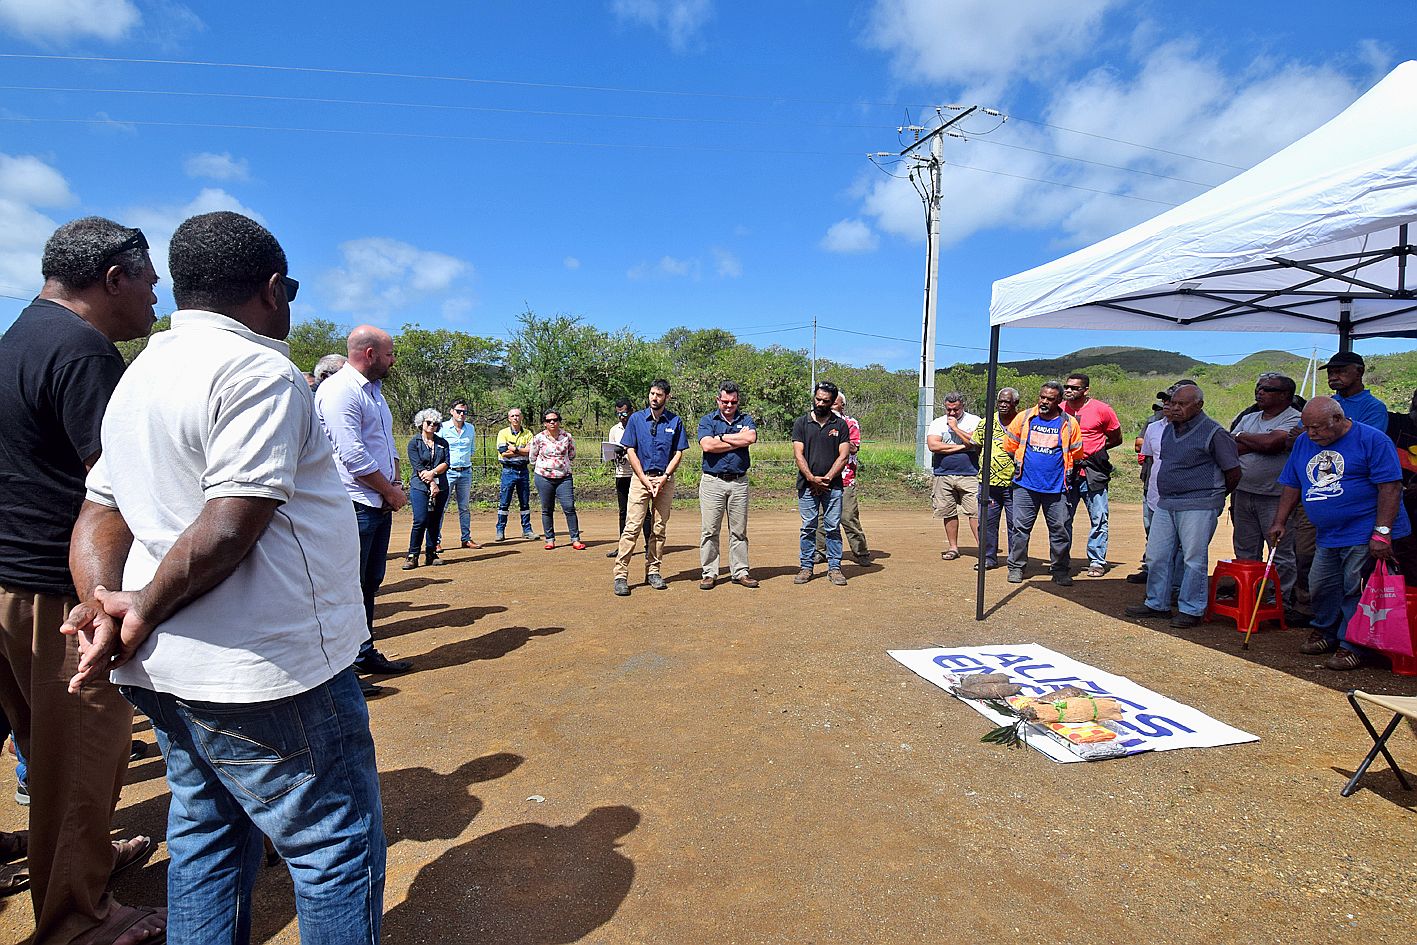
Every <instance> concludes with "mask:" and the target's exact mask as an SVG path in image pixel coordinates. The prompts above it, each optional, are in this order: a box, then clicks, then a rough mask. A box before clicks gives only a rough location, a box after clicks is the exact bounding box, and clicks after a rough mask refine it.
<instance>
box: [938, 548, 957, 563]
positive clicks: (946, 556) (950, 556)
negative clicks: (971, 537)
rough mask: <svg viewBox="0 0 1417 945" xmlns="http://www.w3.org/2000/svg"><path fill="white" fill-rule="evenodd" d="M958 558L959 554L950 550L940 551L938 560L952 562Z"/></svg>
mask: <svg viewBox="0 0 1417 945" xmlns="http://www.w3.org/2000/svg"><path fill="white" fill-rule="evenodd" d="M958 557H959V552H958V551H955V550H954V549H950V550H949V551H942V552H940V560H941V561H953V560H955V559H956V558H958Z"/></svg>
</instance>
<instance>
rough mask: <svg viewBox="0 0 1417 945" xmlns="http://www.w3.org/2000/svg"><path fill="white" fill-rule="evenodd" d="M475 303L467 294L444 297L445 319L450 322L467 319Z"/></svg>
mask: <svg viewBox="0 0 1417 945" xmlns="http://www.w3.org/2000/svg"><path fill="white" fill-rule="evenodd" d="M473 305H474V303H473V300H472V299H471V298H469V297H467V296H465V295H458V296H454V297H452V298H450V299H444V300H443V305H442V310H443V320H444V321H449V322H462V321H466V320H467V313H468V312H470V311H472V307H473Z"/></svg>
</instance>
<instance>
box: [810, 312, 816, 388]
mask: <svg viewBox="0 0 1417 945" xmlns="http://www.w3.org/2000/svg"><path fill="white" fill-rule="evenodd" d="M816 394H817V316H815V315H813V316H812V390H811V396H813V397H815V396H816Z"/></svg>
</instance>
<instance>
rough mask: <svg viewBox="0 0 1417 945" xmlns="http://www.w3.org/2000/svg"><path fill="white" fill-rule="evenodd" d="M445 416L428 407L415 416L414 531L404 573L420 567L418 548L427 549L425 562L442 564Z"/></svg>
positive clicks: (411, 461) (411, 459) (411, 447)
mask: <svg viewBox="0 0 1417 945" xmlns="http://www.w3.org/2000/svg"><path fill="white" fill-rule="evenodd" d="M442 425H443V415H442V414H441V413H439V412H438V411H436V410H434V409H433V408H432V407H429V408H428V409H427V410H420V411H418V413H416V414H414V415H413V426H414V429H416V430H417V431H418V432H417V433H416V434H414V437H413V439H411V440H409V441H408V465H409V469H411V470H412V476H411V478H410V479H409V486H408V504H409V505H410V506H411V507H412V508H413V532H412V533H411V534H410V535H409V536H408V558H407V560H405V561H404V563H403V569H404V570H405V571H411V570H413V569H414V568H416V567H418V546H419V545H423V546H424V563H426V564H443V563H444V562H443V559H442V558H440V557H438V552H437V550H436V545H437V542H438V526H439V525H440V524H441V523H442V521H443V509H444V508H446V507H447V505H448V441H447V440H445V439H443V438H442V437H441V436H439V435H438V430H439V428H440V427H442Z"/></svg>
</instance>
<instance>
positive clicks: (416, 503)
mask: <svg viewBox="0 0 1417 945" xmlns="http://www.w3.org/2000/svg"><path fill="white" fill-rule="evenodd" d="M422 481H423V480H421V479H420V480H419V482H422ZM428 495H429V492H428V490H427V489H426V488H425V489H419V488H417V487H415V488H413V489H410V490H408V504H409V505H410V506H411V507H412V508H413V530H412V531H410V532H409V535H408V556H409V557H410V558H417V557H418V546H419V545H424V546H425V549H426V552H425V553H426V554H427V555H428V560H429V561H432V560H433V558H434V557H435V556H436V555H437V551H436V548H437V544H438V533H439V532H441V531H442V530H443V511H444V510H445V509H446V508H447V507H448V490H447V489H439V490H438V494H437V495H436V496H434V497H433V501H432V503H429V501H428Z"/></svg>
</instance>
